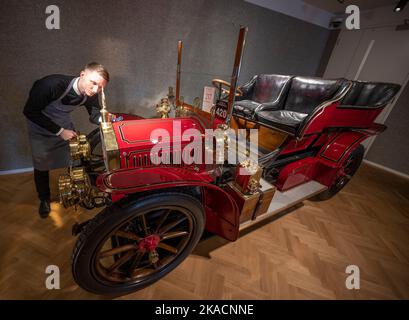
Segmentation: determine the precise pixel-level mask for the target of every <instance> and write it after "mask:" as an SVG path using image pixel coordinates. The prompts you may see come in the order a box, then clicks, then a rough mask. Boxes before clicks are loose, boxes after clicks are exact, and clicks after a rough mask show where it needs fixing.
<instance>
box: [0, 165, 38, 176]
mask: <svg viewBox="0 0 409 320" xmlns="http://www.w3.org/2000/svg"><path fill="white" fill-rule="evenodd" d="M33 170H34V168H33V167H30V168H22V169H14V170H2V171H0V176H5V175H7V174H16V173H24V172H30V171H33Z"/></svg>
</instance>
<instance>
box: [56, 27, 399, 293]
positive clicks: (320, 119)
mask: <svg viewBox="0 0 409 320" xmlns="http://www.w3.org/2000/svg"><path fill="white" fill-rule="evenodd" d="M246 32H247V29H246V28H241V29H240V34H239V39H238V45H237V49H236V57H235V63H234V69H233V73H232V78H231V83H227V82H224V81H222V80H217V79H215V80H214V81H213V84H214V85H215V86H216V87H217V88H218V89H219V97H218V101H217V103H216V105H215V106H214V108H213V109H212V112H210V113H209V112H205V111H203V110H201V109H198V108H196V107H195V106H192V105H188V104H186V103H183V102H182V101H181V99H180V93H179V88H180V57H181V48H182V46H181V43H179V61H178V72H177V75H178V76H177V84H176V96H175V97H173V95H172V94H169V96H168V97H167V99H163V100H162V102H161V105H159V106H158V111H159V112H162V115H163V116H164V118H152V119H144V118H142V117H139V116H136V115H128V114H117V115H116V116H117V120H118V119H122V120H120V121H115V122H112V121H111V120H110V119H111V118H110V116H109V113H108V111H107V109H106V105H105V99H104V97H103V109H102V110H101V116H102V122H101V125H100V128H99V129H97V130H96V131H94V132H92V133H91V134H89V135H88V136H87V137H86V138H85V137H84V136H80V137H79V138H77V139H75V140H73V141H71V142H70V147H71V154H72V157H73V159H77V160H80V162H81V163H80V165H78V166H74V167H72V168H70V169H69V171H68V174H66V175H63V176H61V177H60V180H59V189H60V199H61V202H62V203H63V204H64V205H65V206H66V207H68V206H72V205H81V206H83V207H85V208H95V207H104V209H103V210H102V211H101V212H100V213H99V214H97V215H96V216H95V217H93V218H92V219H90V220H89V221H87V222H85V223H83V224H81V225H76V226H74V228H73V232H74V234H77V235H79V237H78V240H77V243H76V245H75V248H74V252H73V260H72V272H73V276H74V278H75V280H76V282H77V283H78V284H79V285H80V286H81V287H82V288H84V289H85V290H88V291H91V292H95V293H99V294H123V293H127V292H131V291H135V290H139V289H141V288H144V287H146V286H148V285H150V284H152V283H153V282H155V281H157V280H159V279H160V278H162V277H163V276H164V275H166V274H167V273H169V272H170V271H171V270H172V269H174V268H175V267H176V266H178V265H179V264H180V263H181V262H182V261H183V260H184V259H185V258H186V257H187V256H188V255H189V253H190V252H191V251H192V250H193V249H194V248H195V246H196V244H197V243H198V241H199V240H200V238H201V236H202V233H203V232H204V230H207V231H209V232H211V233H214V234H216V235H218V236H220V237H223V238H225V239H228V240H230V241H234V240H236V239H237V238H238V236H239V230H240V229H241V228H243V227H245V226H248V225H250V224H253V223H255V222H258V221H260V220H262V219H264V218H266V217H269V216H271V215H272V214H273V213H277V212H279V211H280V210H283V209H285V208H287V207H289V206H290V205H293V204H294V203H297V202H299V201H302V200H303V199H305V198H306V197H312V196H314V197H315V199H316V200H324V199H328V198H330V197H331V196H333V195H335V194H336V193H337V192H338V191H340V190H341V189H342V188H343V187H344V186H345V185H346V183H347V182H348V181H349V180H350V179H351V177H352V176H353V175H354V174H355V172H356V171H357V169H358V167H359V165H360V163H361V161H362V158H363V155H364V148H363V146H362V145H361V142H362V141H364V140H365V139H366V138H368V137H370V136H372V135H376V134H378V133H380V132H382V131H383V130H385V126H384V125H381V124H377V123H375V122H374V120H375V119H376V117H377V116H378V115H379V113H380V112H381V111H382V110H383V108H384V107H385V106H386V105H387V104H388V103H389V102H390V101H391V100H392V99H393V98H394V96H395V95H396V93H397V92H398V90H399V88H400V86H399V85H395V84H390V83H376V82H361V81H350V80H347V79H335V80H326V79H320V78H313V77H299V76H289V75H272V74H265V75H256V76H254V77H253V78H252V79H251V80H250V81H249V82H247V83H246V84H244V85H243V86H241V87H237V86H236V83H237V79H238V75H239V70H240V64H241V57H242V54H243V47H244V43H245V36H246ZM172 105H173V106H174V107H175V109H176V116H175V117H170V118H169V117H166V115H167V113H168V111H169V110H170V107H171V106H172ZM157 129H160V130H162V132H168V133H169V134H168V135H164V134H159V135H156V136H155V135H153V132H154V131H155V130H157ZM210 129H217V130H216V131H217V132H218V133H217V134H216V135H215V136H214V140H216V144H217V140H218V142H219V145H220V143H221V145H222V149H223V146H224V147H226V146H227V144H228V143H231V141H232V134H233V136H234V134H235V133H238V132H245V139H244V141H245V145H247V143H248V142H246V141H247V140H249V141H250V142H251V132H250V130H249V129H257V131H256V133H257V138H258V146H256V147H257V148H256V151H251V146H250V149H249V151H247V148H244V150H245V152H244V155H242V156H244V159H245V160H244V161H239V162H237V163H234V162H233V163H231V162H229V161H227V160H226V158H224V160H223V161H221V162H220V161H212V162H211V163H206V162H205V161H196V162H192V163H189V162H188V161H176V158H177V156H178V157H179V158H180V155H181V154H182V155H184V153H188V155H190V156H192V153H195V155H196V157H197V156H199V158H200V159H203V157H204V156H205V154H206V152H209V150H205V149H206V148H207V149H209V145H207V146H206V144H205V143H204V140H205V139H206V133H207V132H208V131H206V130H210ZM243 129H244V131H243ZM192 132H194V133H195V134H192ZM237 137H238V135H237ZM192 139H193V140H194V139H197V140H196V142H197V141H199V142H200V143H199V144H196V145H194V148H190V147H191V146H190V147H189V144H190V143H191V141H193V140H192ZM212 139H213V137H212ZM233 140H234V137H233ZM212 141H213V140H212ZM234 141H235V140H234ZM158 143H164V144H163V145H166V146H167V148H161V150H160V151H159V152H157V153H156V154H154V152H153V149H154V148H155V146H158ZM210 146H211V147H210V149H212V150H210V151H215V150H213V149H214V148H216V147H214V145H213V142H212V143H211V145H210ZM195 148H196V149H195ZM197 148H199V149H197ZM200 148H201V149H200ZM198 150H199V151H198ZM202 151H203V152H202ZM254 153H255V154H256V157H255V158H254V157H253V158H251V154H253V156H254ZM214 154H216V156H214ZM222 154H223V155H224V153H223V152H222ZM219 156H220V154H219ZM158 157H160V158H161V159H163V158H166V159H168V160H170V161H169V162H166V163H163V162H162V163H159V164H158V162H157V161H156V160H157V159H158ZM246 157H248V158H246ZM216 158H217V152H215V153H213V158H211V160H215V159H216ZM242 158H243V157H242ZM249 159H250V160H249ZM251 159H252V160H251ZM179 160H180V159H179ZM216 160H217V159H216ZM302 188H304V189H302ZM300 190H301V191H302V192H301V191H300Z"/></svg>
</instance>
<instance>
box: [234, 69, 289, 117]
mask: <svg viewBox="0 0 409 320" xmlns="http://www.w3.org/2000/svg"><path fill="white" fill-rule="evenodd" d="M291 78H292V77H291V76H285V75H278V74H261V75H256V76H254V77H253V78H252V79H251V80H250V81H249V82H247V83H246V84H245V85H243V86H242V87H241V89H242V91H243V96H241V97H239V98H238V99H237V100H239V101H236V102H235V104H234V107H233V112H234V113H235V114H236V115H240V116H243V117H245V118H248V119H254V115H255V112H256V111H261V110H278V109H281V108H282V104H283V102H284V99H283V98H284V97H285V95H286V93H287V91H288V88H289V86H290V80H291Z"/></svg>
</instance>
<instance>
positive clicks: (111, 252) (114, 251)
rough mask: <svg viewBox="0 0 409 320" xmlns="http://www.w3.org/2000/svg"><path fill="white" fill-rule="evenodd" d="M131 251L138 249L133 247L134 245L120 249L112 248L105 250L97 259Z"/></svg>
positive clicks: (127, 245)
mask: <svg viewBox="0 0 409 320" xmlns="http://www.w3.org/2000/svg"><path fill="white" fill-rule="evenodd" d="M133 249H138V246H136V245H134V244H126V245H124V246H120V247H116V248H112V249H109V250H105V251H102V252H100V253H99V255H98V258H99V259H101V258H105V257H109V256H113V255H114V254H119V253H121V252H125V251H129V250H133Z"/></svg>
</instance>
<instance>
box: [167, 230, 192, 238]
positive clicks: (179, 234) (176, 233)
mask: <svg viewBox="0 0 409 320" xmlns="http://www.w3.org/2000/svg"><path fill="white" fill-rule="evenodd" d="M188 234H189V232H187V231H173V232H168V233H165V234H163V235H162V237H161V240H167V239H172V238H177V237H182V236H187V235H188Z"/></svg>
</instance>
